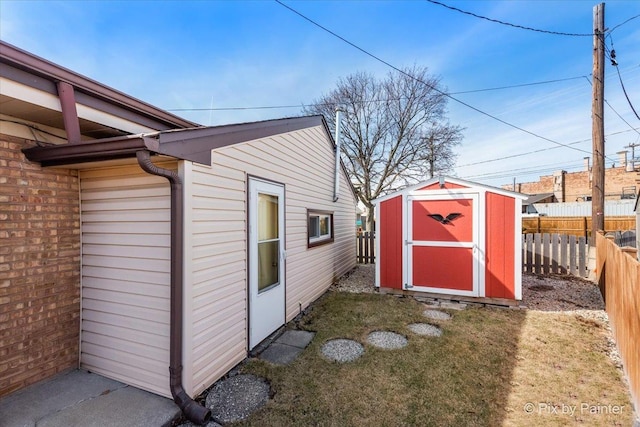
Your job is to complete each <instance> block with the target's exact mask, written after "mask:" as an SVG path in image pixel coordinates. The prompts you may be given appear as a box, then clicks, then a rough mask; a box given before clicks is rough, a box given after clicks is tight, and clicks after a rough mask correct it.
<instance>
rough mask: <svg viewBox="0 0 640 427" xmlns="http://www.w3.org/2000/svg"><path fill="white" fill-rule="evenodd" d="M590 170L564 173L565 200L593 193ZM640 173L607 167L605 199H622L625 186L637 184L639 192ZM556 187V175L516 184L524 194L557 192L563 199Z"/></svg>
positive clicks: (571, 200)
mask: <svg viewBox="0 0 640 427" xmlns="http://www.w3.org/2000/svg"><path fill="white" fill-rule="evenodd" d="M590 175H591V172H590V171H580V172H571V173H565V174H564V192H565V194H564V201H566V202H575V201H582V197H584V196H588V195H591V181H590ZM638 181H640V173H638V172H627V171H625V168H623V167H619V168H608V169H605V199H610V200H614V199H620V195H621V194H622V189H623V188H624V187H632V186H635V188H636V194H637V193H638V188H639V187H640V185H639V184H638ZM502 188H503V189H505V190H511V191H512V190H513V184H506V185H503V186H502ZM556 190H557V188H555V187H554V176H553V175H546V176H541V177H540V179H539V180H538V181H536V182H523V183H518V184H516V191H518V192H519V193H524V194H541V193H555V194H556V197H557V198H558V200H560V201H562V199H561V195H560V194H558V192H557V191H556Z"/></svg>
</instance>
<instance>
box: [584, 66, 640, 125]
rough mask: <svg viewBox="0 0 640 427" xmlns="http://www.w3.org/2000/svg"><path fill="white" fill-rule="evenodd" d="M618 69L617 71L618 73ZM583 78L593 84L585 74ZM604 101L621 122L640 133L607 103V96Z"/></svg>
mask: <svg viewBox="0 0 640 427" xmlns="http://www.w3.org/2000/svg"><path fill="white" fill-rule="evenodd" d="M616 69H618V67H616ZM619 72H620V71H618V73H619ZM585 79H587V81H588V82H589V84H590V85H593V83H591V80H589V79H588V78H587V77H586V76H585ZM604 102H605V103H606V104H607V105H608V106H609V108H611V111H613V112H614V113H615V114H616V116H618V117H619V118H620V120H622V121H623V122H625V123H626V124H627V126H629V127H630V128H631V130H634V131H636V132H637V133H638V135H640V131H639V130H638V129H637V128H634V127H633V126H632V125H631V123H629V122H628V121H626V120H625V118H624V117H622V115H621V114H620V113H618V111H617V110H616V109H615V108H613V106H612V105H611V104H610V103H609V101H607V98H605V99H604Z"/></svg>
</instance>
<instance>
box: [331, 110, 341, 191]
mask: <svg viewBox="0 0 640 427" xmlns="http://www.w3.org/2000/svg"><path fill="white" fill-rule="evenodd" d="M341 113H342V110H340V107H338V108H336V168H335V181H334V184H333V201H334V202H337V201H338V193H339V191H340V135H341V133H342V132H341V131H340V129H341V125H342V114H341Z"/></svg>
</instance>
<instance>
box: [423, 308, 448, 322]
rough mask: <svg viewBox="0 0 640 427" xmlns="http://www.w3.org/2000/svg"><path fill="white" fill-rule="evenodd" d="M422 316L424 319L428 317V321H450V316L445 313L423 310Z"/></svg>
mask: <svg viewBox="0 0 640 427" xmlns="http://www.w3.org/2000/svg"><path fill="white" fill-rule="evenodd" d="M422 314H423V315H424V316H425V317H428V318H429V319H436V320H449V319H451V315H450V314H449V313H445V312H444V311H440V310H425V311H423V312H422Z"/></svg>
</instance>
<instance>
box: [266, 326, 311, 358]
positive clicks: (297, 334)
mask: <svg viewBox="0 0 640 427" xmlns="http://www.w3.org/2000/svg"><path fill="white" fill-rule="evenodd" d="M314 336H315V333H313V332H307V331H295V330H289V331H285V332H284V333H283V334H282V335H280V336H279V337H278V338H276V339H275V340H274V341H273V342H272V343H271V344H269V346H268V347H267V348H266V349H265V350H264V351H263V352H262V353H260V359H262V360H266V361H267V362H270V363H273V364H276V365H288V364H289V363H291V362H293V361H294V360H296V358H297V357H298V356H299V355H300V353H302V351H303V350H304V349H305V348H306V347H307V346H308V345H309V343H310V342H311V340H313V337H314Z"/></svg>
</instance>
